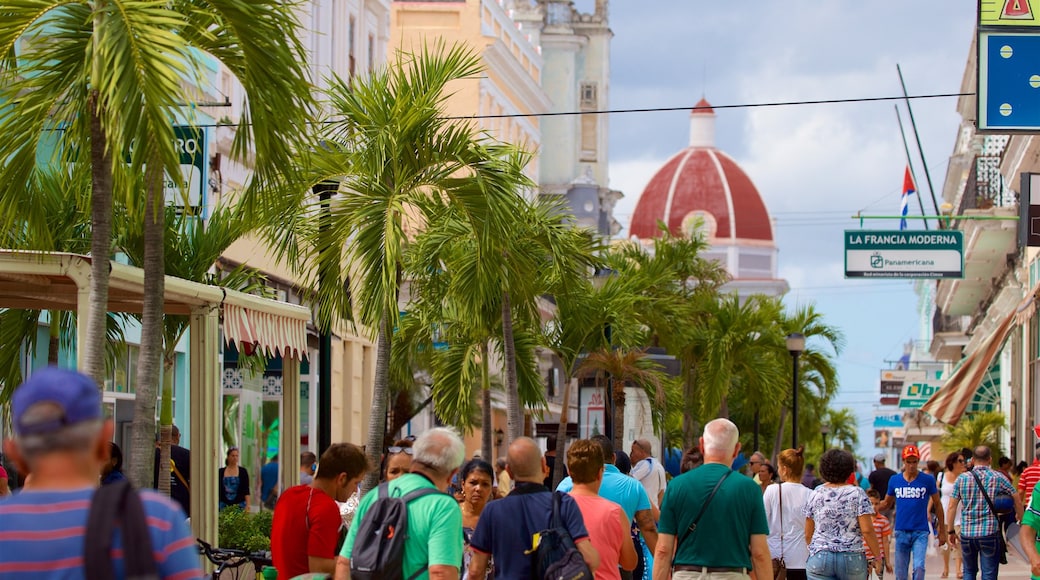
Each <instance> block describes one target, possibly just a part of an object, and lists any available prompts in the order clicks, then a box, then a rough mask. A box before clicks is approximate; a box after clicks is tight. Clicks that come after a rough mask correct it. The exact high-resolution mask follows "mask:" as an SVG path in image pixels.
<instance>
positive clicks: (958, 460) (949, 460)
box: [939, 451, 964, 578]
mask: <svg viewBox="0 0 1040 580" xmlns="http://www.w3.org/2000/svg"><path fill="white" fill-rule="evenodd" d="M962 473H964V458H963V457H961V454H960V452H958V451H954V452H953V453H950V454H949V455H947V456H946V470H945V471H944V472H943V473H942V475H941V476H940V477H939V497H940V502H941V503H942V509H943V513H944V514H949V512H950V497H951V496H952V495H953V484H954V483H955V482H956V481H957V478H958V477H960V475H961V474H962ZM946 517H947V518H949V515H947V516H946ZM947 527H948V528H950V529H952V530H953V531H954V532H955V533H956V534H960V532H961V509H960V508H957V512H956V513H955V514H954V515H953V521H952V522H951V521H950V520H949V519H947ZM951 553H952V554H953V568H954V570H955V571H956V574H957V577H958V578H963V577H964V569H963V567H962V566H961V551H960V550H959V549H958V550H955V549H953V546H952V545H951V544H950V543H947V545H946V549H945V550H943V551H942V555H943V573H942V577H943V578H948V577H949V576H950V554H951Z"/></svg>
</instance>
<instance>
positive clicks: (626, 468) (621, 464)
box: [614, 451, 632, 475]
mask: <svg viewBox="0 0 1040 580" xmlns="http://www.w3.org/2000/svg"><path fill="white" fill-rule="evenodd" d="M614 467H616V468H618V471H620V472H621V473H624V474H625V475H630V474H631V473H632V458H631V457H629V456H628V453H625V452H624V451H615V452H614Z"/></svg>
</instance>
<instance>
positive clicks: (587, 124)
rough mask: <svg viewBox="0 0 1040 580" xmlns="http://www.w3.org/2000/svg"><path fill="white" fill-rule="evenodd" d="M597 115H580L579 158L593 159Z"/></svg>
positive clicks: (595, 147) (596, 132)
mask: <svg viewBox="0 0 1040 580" xmlns="http://www.w3.org/2000/svg"><path fill="white" fill-rule="evenodd" d="M598 129H599V115H582V116H581V160H582V161H595V160H596V149H597V145H598V143H599V136H598Z"/></svg>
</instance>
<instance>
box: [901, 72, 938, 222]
mask: <svg viewBox="0 0 1040 580" xmlns="http://www.w3.org/2000/svg"><path fill="white" fill-rule="evenodd" d="M896 72H898V73H899V84H900V85H902V87H903V100H905V101H906V111H907V112H908V113H909V114H910V128H911V129H913V131H914V139H916V140H917V152H918V153H919V154H920V155H921V165H922V166H923V167H924V177H925V179H926V180H928V193H930V194H931V196H932V205H934V206H935V214H936V215H939V213H940V212H939V202H937V201H936V200H935V188H934V187H932V174H931V173H930V172H929V171H928V162H927V161H925V158H924V149H922V148H921V135H920V133H918V132H917V121H914V110H913V108H912V107H911V106H910V95H909V94H908V93H907V92H906V82H905V81H904V80H903V69H901V68H899V64H898V63H896ZM918 195H920V194H918ZM939 229H940V230H941V229H943V227H942V221H940V222H939Z"/></svg>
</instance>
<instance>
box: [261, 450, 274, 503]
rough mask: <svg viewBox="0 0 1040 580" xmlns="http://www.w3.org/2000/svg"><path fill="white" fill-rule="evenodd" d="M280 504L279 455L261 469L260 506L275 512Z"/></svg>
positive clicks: (272, 457)
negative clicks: (275, 506)
mask: <svg viewBox="0 0 1040 580" xmlns="http://www.w3.org/2000/svg"><path fill="white" fill-rule="evenodd" d="M277 502H278V454H277V453H275V454H274V455H272V456H271V459H269V460H268V461H267V463H266V464H265V465H264V466H263V467H261V468H260V505H262V506H263V507H265V508H267V509H269V510H273V509H274V505H275V504H276V503H277Z"/></svg>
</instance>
